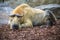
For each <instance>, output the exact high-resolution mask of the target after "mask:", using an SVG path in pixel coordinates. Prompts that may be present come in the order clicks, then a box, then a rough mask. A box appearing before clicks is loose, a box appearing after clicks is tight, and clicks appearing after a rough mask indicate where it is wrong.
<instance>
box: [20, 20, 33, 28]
mask: <svg viewBox="0 0 60 40" xmlns="http://www.w3.org/2000/svg"><path fill="white" fill-rule="evenodd" d="M23 27H33V25H32V22H31V20H29V19H27V20H26V21H25V22H24V23H22V24H21V25H20V26H19V28H23Z"/></svg>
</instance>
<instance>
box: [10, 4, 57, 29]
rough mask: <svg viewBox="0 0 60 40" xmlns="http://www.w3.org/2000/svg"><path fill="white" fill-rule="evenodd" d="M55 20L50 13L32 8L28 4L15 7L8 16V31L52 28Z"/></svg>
mask: <svg viewBox="0 0 60 40" xmlns="http://www.w3.org/2000/svg"><path fill="white" fill-rule="evenodd" d="M56 20H57V19H56V17H55V15H54V14H53V13H52V12H51V11H49V10H46V11H44V10H41V9H36V8H32V7H30V6H29V5H28V4H21V5H19V6H17V7H16V8H15V9H14V10H13V11H12V12H11V14H10V16H9V24H10V29H20V28H22V27H33V26H41V25H48V26H53V24H54V23H56Z"/></svg>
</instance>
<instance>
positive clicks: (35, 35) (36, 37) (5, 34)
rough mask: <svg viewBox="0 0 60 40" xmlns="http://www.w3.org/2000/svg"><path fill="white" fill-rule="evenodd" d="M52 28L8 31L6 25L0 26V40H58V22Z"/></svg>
mask: <svg viewBox="0 0 60 40" xmlns="http://www.w3.org/2000/svg"><path fill="white" fill-rule="evenodd" d="M57 23H58V24H56V25H54V26H52V27H44V28H40V27H38V26H36V27H33V28H22V29H20V30H10V29H9V26H8V25H5V24H0V40H60V20H58V21H57Z"/></svg>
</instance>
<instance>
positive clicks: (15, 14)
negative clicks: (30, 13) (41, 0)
mask: <svg viewBox="0 0 60 40" xmlns="http://www.w3.org/2000/svg"><path fill="white" fill-rule="evenodd" d="M26 7H29V5H27V4H21V5H19V6H17V7H16V8H15V9H14V10H13V11H12V12H11V15H10V16H9V23H8V24H9V25H10V29H18V28H19V26H20V24H21V23H22V22H23V21H24V20H23V16H24V11H23V10H24V8H26Z"/></svg>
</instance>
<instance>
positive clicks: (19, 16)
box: [9, 15, 23, 18]
mask: <svg viewBox="0 0 60 40" xmlns="http://www.w3.org/2000/svg"><path fill="white" fill-rule="evenodd" d="M9 17H18V18H21V17H23V16H21V15H10V16H9Z"/></svg>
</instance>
